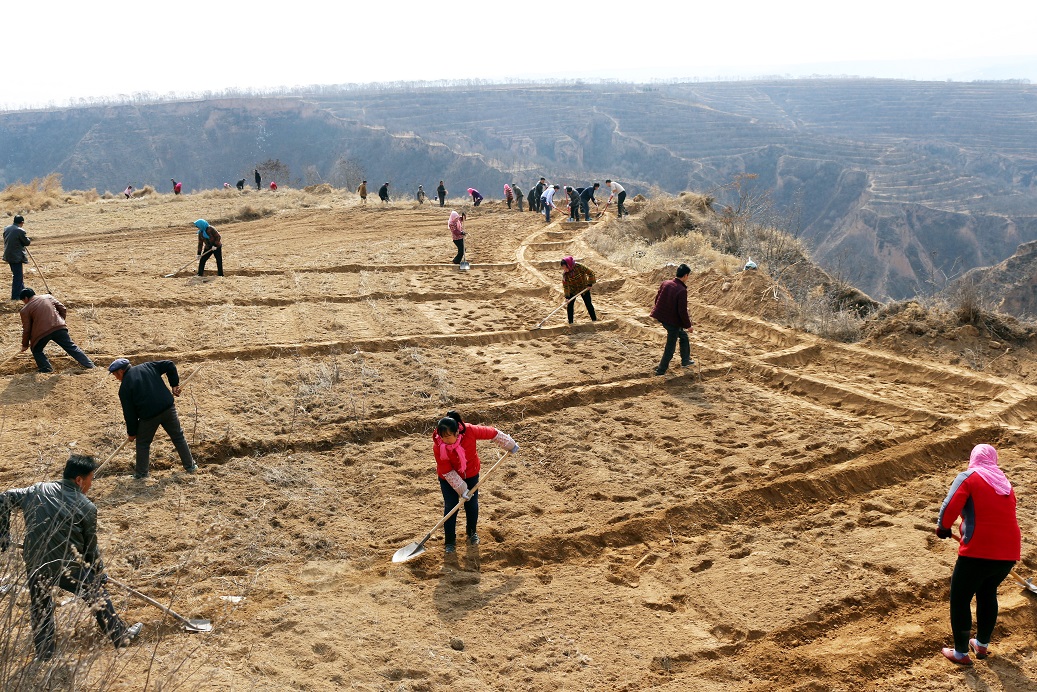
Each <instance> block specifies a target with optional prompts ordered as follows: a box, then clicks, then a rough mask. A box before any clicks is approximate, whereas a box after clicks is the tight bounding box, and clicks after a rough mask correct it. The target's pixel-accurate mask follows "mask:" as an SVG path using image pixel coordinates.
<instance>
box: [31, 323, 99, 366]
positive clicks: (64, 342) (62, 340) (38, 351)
mask: <svg viewBox="0 0 1037 692" xmlns="http://www.w3.org/2000/svg"><path fill="white" fill-rule="evenodd" d="M51 341H53V342H54V343H56V344H57V345H58V346H60V347H61V348H63V349H65V353H67V354H68V355H70V356H72V357H73V358H75V359H76V362H77V363H79V364H80V365H82V366H83V367H84V368H88V369H89V368H92V367H94V363H93V361H92V360H90V358H88V357H87V355H86V354H85V353H83V349H81V348H79V347H78V346H76V342H74V341H72V337H70V336H69V335H68V330H67V329H59V330H57V331H56V332H51V333H50V334H48V335H47V336H45V337H43V338H42V339H40V340H39V341H37V342H36V343H34V344H33V345H32V349H30V350H31V351H32V357H33V358H35V359H36V369H37V370H39V371H40V372H53V371H54V368H52V367H51V366H50V361H49V360H47V354H46V353H44V352H43V349H44V347H45V346H46V345H47V344H49V343H50V342H51Z"/></svg>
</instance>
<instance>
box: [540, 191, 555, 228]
mask: <svg viewBox="0 0 1037 692" xmlns="http://www.w3.org/2000/svg"><path fill="white" fill-rule="evenodd" d="M556 192H558V185H552V186H550V187H548V188H547V190H546V191H544V194H543V196H542V197H541V198H540V208H541V209H543V210H544V218H545V219H546V220H547V223H551V210H552V209H556V208H557V207H555V193H556Z"/></svg>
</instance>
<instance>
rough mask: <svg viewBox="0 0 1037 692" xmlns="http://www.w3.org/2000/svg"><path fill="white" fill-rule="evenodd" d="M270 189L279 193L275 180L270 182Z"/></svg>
mask: <svg viewBox="0 0 1037 692" xmlns="http://www.w3.org/2000/svg"><path fill="white" fill-rule="evenodd" d="M270 189H271V190H272V191H273V192H277V183H275V182H274V181H273V180H271V181H270Z"/></svg>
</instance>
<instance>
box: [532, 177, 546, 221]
mask: <svg viewBox="0 0 1037 692" xmlns="http://www.w3.org/2000/svg"><path fill="white" fill-rule="evenodd" d="M546 188H547V178H544V177H543V176H541V177H540V181H539V182H538V183H537V184H536V187H535V188H533V191H534V192H535V193H536V194H535V195H534V196H533V199H534V201H535V202H536V208H537V211H539V212H541V213H543V211H544V208H543V207H542V206H541V200H542V199H543V197H544V190H545V189H546Z"/></svg>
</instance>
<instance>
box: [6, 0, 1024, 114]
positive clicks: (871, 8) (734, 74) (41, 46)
mask: <svg viewBox="0 0 1037 692" xmlns="http://www.w3.org/2000/svg"><path fill="white" fill-rule="evenodd" d="M0 21H2V24H3V27H4V34H5V44H6V45H5V49H4V66H3V70H2V72H0V74H2V77H0V86H2V89H3V93H2V94H0V108H6V109H12V108H25V107H46V106H63V105H68V104H70V103H71V104H75V103H76V100H77V99H88V100H97V99H102V98H105V97H112V98H118V97H120V96H128V97H132V96H134V95H139V94H146V95H154V96H161V97H165V96H167V95H169V94H171V93H172V94H177V95H183V96H190V95H201V94H204V93H205V92H207V91H213V92H219V91H223V90H225V89H242V90H253V91H264V90H268V89H275V88H278V87H297V86H306V85H313V84H322V85H332V84H357V83H360V84H363V83H373V82H395V81H434V80H440V79H446V80H459V79H478V80H484V81H490V82H507V81H513V80H542V79H583V80H588V81H590V80H598V79H618V80H621V81H636V82H651V81H655V80H672V79H690V80H716V79H738V78H752V77H761V76H784V77H790V78H798V77H809V76H812V75H847V76H857V77H892V78H900V79H920V80H940V81H943V80H947V79H952V80H958V81H971V80H973V79H1028V80H1030V81H1032V82H1033V83H1035V84H1037V41H1034V40H1033V36H1032V34H1033V33H1034V31H1035V30H1037V3H1030V2H1026V1H1025V0H1011V2H1008V1H1005V0H988V1H986V2H983V3H969V4H966V3H955V2H947V1H946V0H942V1H941V2H931V1H930V0H897V1H896V2H894V1H890V0H872V1H870V2H861V3H855V4H849V5H848V4H846V3H836V2H832V1H831V0H825V1H824V2H819V1H815V0H785V2H775V1H774V0H769V1H767V2H763V1H761V0H739V2H735V3H710V4H703V3H692V2H687V0H683V1H682V0H669V1H667V2H660V1H658V0H627V1H625V2H620V1H618V0H604V1H602V2H579V3H571V4H570V3H566V4H562V3H535V4H533V3H513V2H507V1H506V0H505V1H504V2H499V1H498V2H479V1H478V0H469V1H468V2H457V1H456V0H424V1H422V2H415V1H412V0H402V1H398V2H393V1H391V0H389V1H386V2H370V3H363V4H356V3H347V2H341V1H340V2H306V1H302V0H299V1H297V2H285V1H283V0H282V1H280V2H272V1H270V0H254V1H250V0H235V1H234V2H231V1H229V0H206V1H205V2H201V1H199V0H175V1H163V2H146V3H125V4H118V5H116V4H108V3H104V4H96V3H88V2H82V0H76V1H75V2H71V1H69V0H52V1H51V2H47V3H31V2H12V3H7V4H6V6H5V7H4V10H3V12H0Z"/></svg>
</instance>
